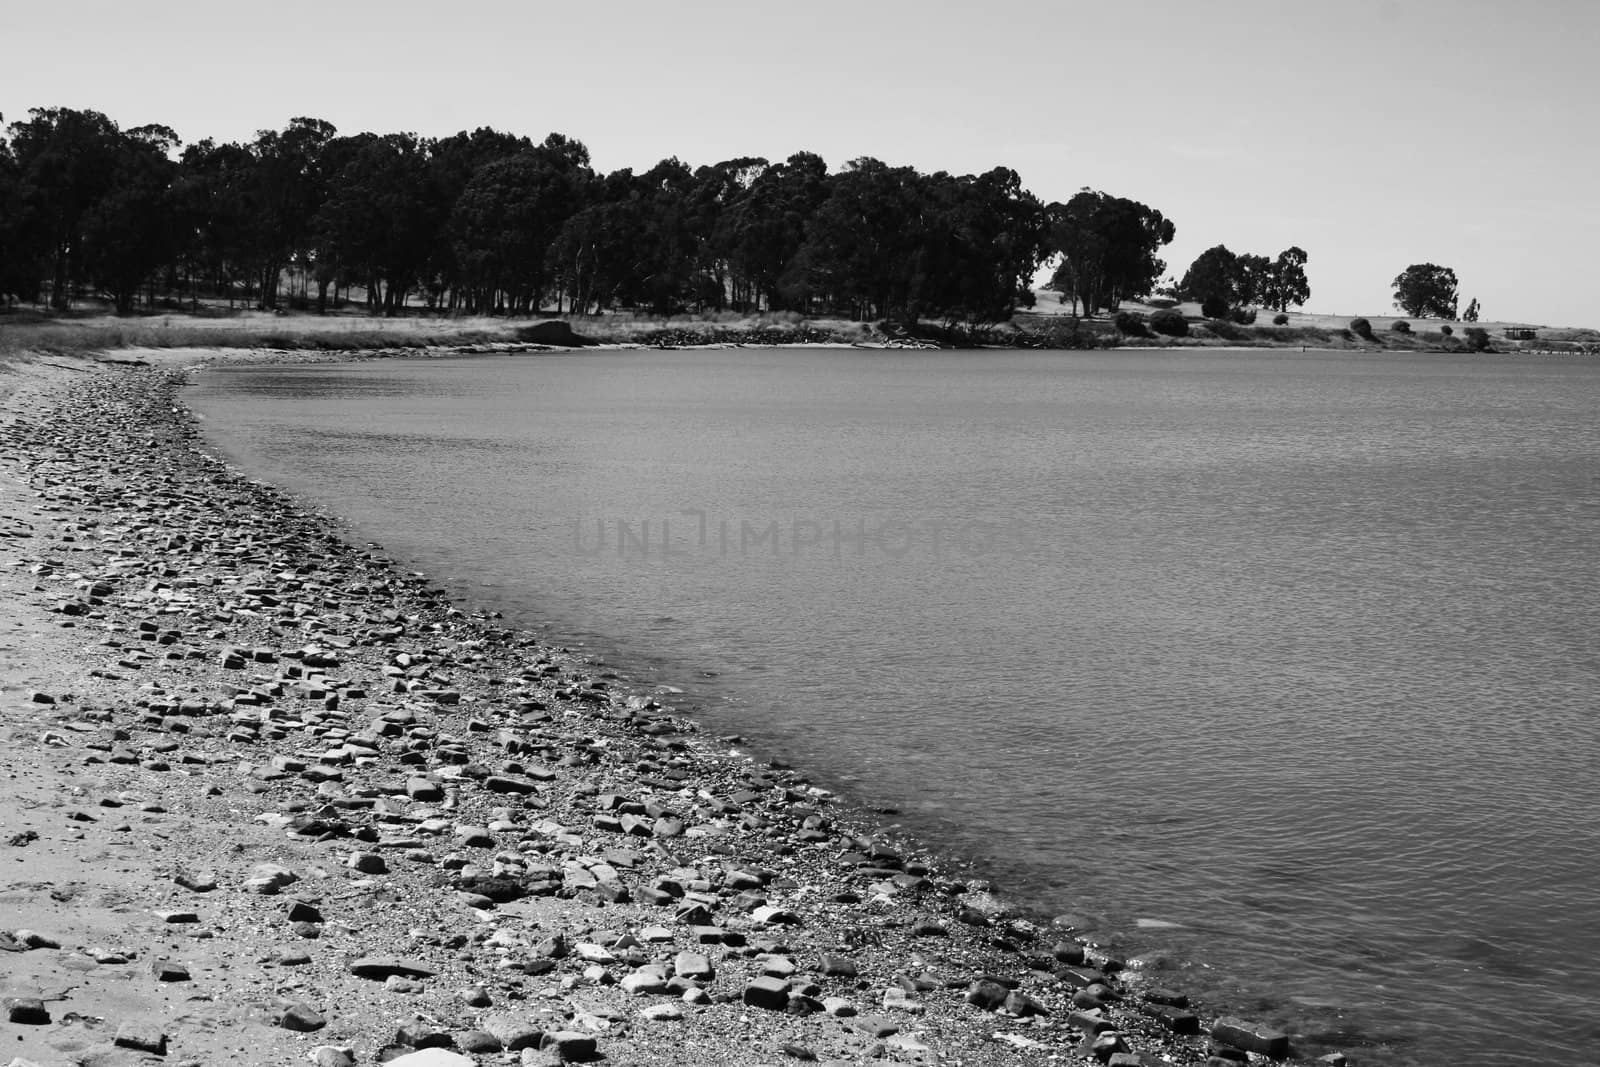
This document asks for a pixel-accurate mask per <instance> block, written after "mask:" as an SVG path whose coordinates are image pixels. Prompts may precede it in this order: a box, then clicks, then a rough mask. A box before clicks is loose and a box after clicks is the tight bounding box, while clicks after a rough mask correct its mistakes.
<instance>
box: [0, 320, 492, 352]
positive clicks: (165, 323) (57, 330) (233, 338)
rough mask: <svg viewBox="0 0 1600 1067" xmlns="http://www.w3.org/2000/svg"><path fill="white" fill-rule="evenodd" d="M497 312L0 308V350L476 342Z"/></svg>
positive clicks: (486, 339)
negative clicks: (56, 311) (377, 315)
mask: <svg viewBox="0 0 1600 1067" xmlns="http://www.w3.org/2000/svg"><path fill="white" fill-rule="evenodd" d="M517 325H520V324H519V323H511V322H507V321H505V320H503V319H487V318H483V319H443V318H401V319H374V318H369V317H367V316H359V317H357V316H332V315H328V316H324V315H273V314H267V313H261V312H240V313H238V314H235V315H230V316H216V315H198V316H196V315H183V314H172V315H151V316H144V317H138V318H118V317H116V316H112V315H88V316H77V315H68V316H61V317H53V316H44V315H38V314H34V313H29V312H19V313H12V314H8V315H4V316H0V354H13V355H14V354H17V353H19V352H56V353H63V354H67V353H83V352H97V351H112V350H115V349H119V348H284V349H294V350H298V349H325V350H370V349H374V348H405V347H416V346H425V345H452V344H483V343H493V342H497V341H507V340H510V339H511V336H512V331H513V330H514V329H515V327H516V326H517Z"/></svg>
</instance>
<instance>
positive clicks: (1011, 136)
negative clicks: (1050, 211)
mask: <svg viewBox="0 0 1600 1067" xmlns="http://www.w3.org/2000/svg"><path fill="white" fill-rule="evenodd" d="M0 37H3V39H4V41H5V60H4V62H3V64H0V114H4V116H5V118H6V119H7V121H14V120H16V119H19V118H23V117H25V116H26V112H27V109H29V108H31V107H58V106H59V107H74V108H90V109H94V110H97V111H102V112H104V113H105V114H107V115H109V116H110V117H111V118H112V119H114V120H115V121H116V122H117V123H119V124H120V125H122V126H124V127H131V126H138V125H143V124H145V123H151V122H159V123H164V124H166V125H168V126H171V127H173V128H174V129H176V130H177V131H178V133H179V135H180V136H181V137H183V139H184V140H185V141H186V142H187V141H195V140H200V139H203V138H206V137H211V138H214V139H216V140H218V141H229V140H245V139H248V138H250V137H252V136H253V135H254V133H255V131H256V130H258V129H263V128H275V129H276V128H281V127H282V126H283V125H284V124H285V123H286V122H287V120H288V119H290V118H291V117H294V116H299V115H307V116H312V117H316V118H322V119H327V120H328V121H330V122H332V123H333V124H334V125H336V126H337V127H338V128H339V130H340V132H341V133H357V132H361V131H363V130H371V131H375V132H380V133H386V132H394V131H402V130H407V131H414V132H416V133H419V134H422V135H425V136H444V135H448V134H451V133H454V132H456V131H457V130H461V129H472V128H475V127H478V126H492V127H495V128H497V129H501V130H506V131H510V132H514V133H523V134H528V135H529V136H532V137H534V138H535V139H541V138H542V137H543V136H544V135H545V134H546V133H548V132H550V131H552V130H556V131H560V132H562V133H565V134H567V135H568V136H571V137H576V138H578V139H579V140H581V141H583V142H584V143H585V144H587V145H588V146H589V150H590V152H591V154H592V156H593V159H594V164H595V166H596V167H597V168H599V169H601V170H613V169H616V168H619V167H634V168H636V169H644V168H647V167H648V166H650V165H651V164H652V163H654V162H656V161H657V160H659V159H661V158H663V157H665V156H670V155H676V156H678V157H679V158H680V159H682V160H684V161H685V162H686V163H689V164H690V165H699V164H703V163H713V162H717V161H719V160H723V159H728V158H732V157H736V156H746V155H758V156H765V157H767V158H769V159H774V160H777V159H782V158H784V157H786V156H788V155H790V154H791V153H793V152H796V151H800V150H806V151H812V152H816V153H817V154H819V155H821V156H822V157H823V158H824V159H826V160H827V161H828V163H829V165H830V166H831V167H833V168H835V169H837V168H838V167H839V166H841V165H842V164H844V163H845V162H846V161H848V160H850V159H853V158H856V157H858V156H863V155H871V156H876V157H877V158H879V159H882V160H884V161H886V162H888V163H891V164H896V165H898V164H908V165H911V166H914V167H916V168H918V169H919V170H923V171H936V170H947V171H951V172H955V173H971V172H978V171H984V170H988V169H989V168H991V167H994V166H997V165H1004V166H1009V167H1012V168H1013V169H1015V170H1016V171H1017V172H1018V173H1019V174H1020V175H1021V176H1022V181H1023V184H1024V185H1025V186H1026V187H1027V188H1029V189H1031V190H1032V191H1033V192H1034V193H1035V194H1036V195H1038V196H1039V197H1040V198H1042V199H1044V200H1047V201H1048V200H1065V199H1067V198H1068V197H1070V196H1071V195H1072V194H1073V193H1074V192H1076V191H1077V190H1078V189H1079V188H1081V187H1083V186H1090V187H1093V188H1095V189H1101V190H1104V191H1106V192H1109V193H1112V194H1115V195H1118V196H1127V197H1131V198H1133V199H1136V200H1141V201H1143V202H1145V203H1147V204H1150V205H1151V206H1153V207H1156V208H1158V209H1160V210H1161V211H1162V212H1163V213H1165V214H1166V216H1167V217H1168V218H1170V219H1172V220H1173V221H1174V223H1175V224H1176V225H1177V230H1178V237H1177V240H1176V241H1175V242H1174V243H1173V244H1172V245H1171V246H1169V247H1168V249H1167V251H1166V258H1167V262H1168V268H1169V270H1170V271H1171V272H1172V273H1174V274H1180V275H1181V274H1182V272H1183V270H1184V269H1185V268H1186V267H1187V266H1188V265H1189V263H1190V262H1191V261H1192V260H1193V259H1194V258H1195V256H1197V255H1198V254H1199V253H1200V252H1202V251H1203V250H1205V249H1206V248H1209V247H1210V246H1212V245H1215V244H1219V243H1221V244H1226V245H1227V246H1228V247H1229V248H1231V249H1232V250H1234V251H1235V252H1256V253H1260V254H1263V255H1268V256H1272V255H1276V254H1277V253H1278V252H1279V251H1281V250H1283V249H1285V248H1287V247H1289V246H1290V245H1299V246H1300V247H1302V248H1304V249H1305V250H1306V251H1307V252H1308V253H1309V255H1310V262H1309V264H1308V265H1307V273H1308V275H1309V277H1310V280H1311V289H1312V294H1311V300H1310V303H1309V304H1308V305H1307V309H1308V310H1312V311H1321V312H1329V313H1336V314H1351V315H1353V314H1357V313H1365V314H1383V313H1386V312H1388V311H1389V310H1390V308H1391V299H1392V298H1391V294H1390V288H1389V282H1390V280H1391V279H1393V277H1394V276H1395V275H1396V274H1398V273H1399V272H1400V271H1401V270H1403V269H1404V268H1405V267H1406V266H1407V265H1408V264H1411V263H1420V262H1432V263H1437V264H1441V265H1444V266H1448V267H1451V268H1453V269H1454V270H1455V271H1456V274H1457V275H1458V276H1459V278H1460V280H1461V302H1462V306H1463V307H1464V306H1465V305H1466V302H1467V300H1468V299H1470V298H1472V297H1476V298H1477V299H1479V300H1480V301H1481V302H1482V304H1483V309H1484V313H1485V318H1492V319H1502V318H1508V319H1518V320H1524V321H1529V322H1534V323H1544V324H1550V325H1588V326H1600V308H1597V306H1596V304H1597V301H1596V298H1595V296H1594V293H1595V292H1596V284H1595V279H1594V277H1593V276H1592V275H1591V273H1590V270H1589V267H1590V258H1591V256H1592V254H1593V253H1594V252H1595V250H1596V249H1597V248H1600V202H1597V199H1596V192H1595V190H1596V188H1597V179H1596V176H1597V175H1600V138H1597V137H1596V133H1597V131H1600V62H1597V61H1596V58H1595V56H1596V46H1597V45H1600V3H1597V2H1595V0H1522V2H1519V3H1511V2H1490V0H1337V2H1335V0H1320V2H1315V3H1312V2H1302V0H1210V2H1206V0H1121V2H1119V3H1115V4H1111V3H1104V2H1097V3H1080V2H1076V0H1070V2H1066V3H1061V2H1058V3H1046V2H1035V3H1028V4H1023V3H1015V2H1012V0H986V2H984V3H981V4H980V3H977V2H967V3H956V2H954V0H914V2H911V0H847V2H846V0H811V2H801V0H787V2H783V3H772V2H768V0H739V2H733V0H683V2H670V0H605V2H601V3H583V2H573V0H565V2H562V3H550V2H546V0H453V2H451V0H445V2H441V0H431V2H429V3H420V2H415V0H387V2H385V3H382V4H378V3H370V2H364V0H344V2H341V3H333V2H327V0H318V2H316V3H311V2H308V0H274V2H272V3H266V4H252V3H237V4H219V3H215V2H214V0H211V2H206V3H201V2H198V0H144V2H128V0H110V2H107V0H80V2H78V3H74V4H72V5H71V6H70V7H68V8H63V9H61V10H59V11H53V12H47V11H46V10H45V9H44V8H37V9H30V10H29V11H28V12H27V14H26V17H24V16H23V15H22V14H20V13H19V12H17V11H13V12H10V13H9V14H6V15H4V16H0Z"/></svg>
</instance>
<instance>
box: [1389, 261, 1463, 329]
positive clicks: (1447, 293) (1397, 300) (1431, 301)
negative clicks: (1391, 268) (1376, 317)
mask: <svg viewBox="0 0 1600 1067" xmlns="http://www.w3.org/2000/svg"><path fill="white" fill-rule="evenodd" d="M1391 284H1392V285H1393V287H1394V306H1395V307H1397V308H1399V309H1400V310H1401V311H1404V312H1405V313H1406V314H1407V315H1410V316H1412V317H1413V318H1430V319H1453V318H1455V317H1456V272H1455V271H1453V270H1451V269H1450V268H1449V267H1440V266H1436V265H1434V264H1432V263H1413V264H1412V265H1411V266H1409V267H1407V268H1406V269H1405V270H1404V271H1403V272H1402V273H1401V274H1399V275H1398V276H1397V277H1396V278H1395V280H1394V281H1393V283H1391Z"/></svg>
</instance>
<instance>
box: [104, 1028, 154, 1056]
mask: <svg viewBox="0 0 1600 1067" xmlns="http://www.w3.org/2000/svg"><path fill="white" fill-rule="evenodd" d="M112 1044H114V1045H116V1046H117V1047H118V1048H131V1049H133V1050H134V1051H135V1052H150V1053H154V1054H155V1055H157V1056H165V1055H166V1054H167V1035H166V1032H165V1031H163V1030H162V1029H161V1027H159V1026H157V1025H154V1024H151V1023H142V1022H125V1023H123V1024H122V1025H121V1026H119V1027H117V1034H116V1037H115V1038H113V1039H112Z"/></svg>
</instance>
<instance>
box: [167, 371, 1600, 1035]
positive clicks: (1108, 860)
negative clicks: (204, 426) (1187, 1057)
mask: <svg viewBox="0 0 1600 1067" xmlns="http://www.w3.org/2000/svg"><path fill="white" fill-rule="evenodd" d="M188 396H189V399H190V400H191V402H192V403H193V404H194V405H195V407H196V408H197V409H198V410H199V411H201V412H202V413H203V414H204V415H205V416H206V417H207V419H208V426H209V429H210V432H211V433H212V434H213V439H214V440H215V441H216V442H217V443H218V444H219V445H220V447H222V448H224V449H225V450H227V451H228V452H229V453H231V454H232V455H233V456H235V457H236V458H238V459H239V460H240V461H241V462H243V463H244V464H245V465H246V466H247V467H248V468H249V469H251V470H252V471H253V472H254V473H256V474H258V475H260V476H262V477H264V478H267V479H269V480H272V481H275V482H277V483H279V484H282V485H284V486H286V487H288V488H290V489H293V490H295V491H297V492H299V493H302V494H304V495H305V496H307V497H309V498H311V499H312V500H315V501H317V502H318V503H321V504H323V505H326V506H327V507H328V508H330V509H331V510H332V511H334V512H336V513H338V514H340V515H342V516H344V517H346V518H347V519H349V520H351V521H352V522H353V523H354V524H355V525H356V526H357V528H358V529H359V530H361V531H362V532H363V533H365V534H367V535H369V536H371V537H372V538H373V539H374V540H377V541H379V542H380V543H382V544H383V545H384V546H385V547H386V548H387V549H388V550H389V551H391V552H392V553H395V554H397V555H400V556H402V557H404V558H407V559H409V560H411V561H414V562H415V563H416V564H417V565H418V566H420V567H422V568H423V569H426V570H428V571H429V572H430V573H432V574H434V575H435V576H436V577H438V578H440V579H442V580H444V581H446V582H448V583H450V584H452V585H453V586H454V587H455V588H456V589H457V590H458V591H461V592H464V593H466V594H467V595H468V596H469V597H470V598H471V599H472V600H474V601H475V602H477V603H479V604H482V605H484V606H490V607H497V608H500V609H502V610H504V611H506V612H507V614H508V616H509V617H511V618H513V619H515V620H517V621H519V622H522V623H527V624H549V625H551V626H553V627H554V629H555V630H556V631H557V632H558V633H561V634H564V635H569V636H581V637H584V638H586V639H587V640H588V641H589V642H590V643H591V644H593V645H595V646H596V647H597V648H601V649H604V650H605V651H606V652H607V654H608V658H609V659H611V660H613V661H614V662H617V663H619V664H620V665H621V668H622V670H623V673H624V675H625V676H626V677H628V678H630V679H632V680H633V681H634V682H635V683H637V684H640V685H656V686H670V687H673V688H675V689H679V690H683V691H684V692H683V696H682V698H681V699H684V700H687V701H690V702H692V704H693V705H694V706H696V707H699V708H702V709H703V714H704V716H705V718H706V719H707V720H708V721H709V722H710V724H711V727H712V729H713V730H715V731H717V732H740V733H743V734H745V735H747V736H748V737H749V738H750V739H751V741H752V743H753V744H756V745H757V747H758V749H759V750H760V751H763V752H766V753H769V754H776V755H782V756H784V757H786V758H789V759H791V760H793V761H795V762H797V763H798V764H799V765H801V766H804V767H806V768H807V769H808V770H811V771H813V772H815V773H816V774H817V776H818V778H819V780H821V781H824V782H826V783H829V784H833V785H835V786H838V787H841V788H843V789H844V790H845V791H847V792H848V793H849V794H851V795H852V796H854V797H856V798H859V799H861V800H864V801H866V802H869V803H874V804H879V805H891V806H894V807H897V808H899V809H900V810H901V812H902V821H903V822H904V823H905V824H906V825H908V826H911V827H913V828H915V829H918V830H919V831H921V832H923V833H926V834H930V835H935V836H936V837H937V839H939V840H941V841H943V842H948V843H949V845H950V846H951V847H953V848H954V849H955V850H957V851H958V852H959V853H960V854H962V855H965V856H968V857H971V858H973V859H975V860H976V861H978V862H979V863H980V864H981V866H982V867H983V868H984V869H985V870H986V871H988V872H991V873H993V874H994V875H995V876H996V877H997V878H998V879H999V880H1000V881H1001V883H1002V884H1003V885H1004V886H1006V887H1007V888H1008V889H1010V890H1011V891H1012V892H1013V893H1015V894H1017V895H1020V896H1022V897H1023V898H1024V899H1026V900H1028V901H1030V902H1032V903H1033V904H1035V905H1037V906H1039V907H1040V908H1043V909H1046V910H1048V911H1050V912H1052V913H1060V912H1069V913H1071V914H1073V915H1075V916H1079V917H1081V918H1082V919H1083V920H1084V921H1085V922H1088V923H1092V924H1094V926H1095V936H1097V937H1098V938H1100V939H1102V940H1103V941H1105V942H1107V943H1110V944H1112V945H1115V946H1117V947H1118V948H1119V949H1120V950H1121V951H1124V952H1128V953H1142V954H1147V955H1150V956H1151V957H1152V960H1153V964H1154V965H1155V966H1157V967H1163V968H1167V969H1169V970H1170V973H1166V974H1164V975H1163V977H1162V980H1163V981H1164V982H1167V983H1169V984H1175V985H1180V986H1183V987H1186V988H1189V989H1191V990H1195V991H1198V992H1199V993H1201V994H1202V995H1203V996H1204V997H1205V998H1207V1000H1208V1002H1209V1003H1212V1004H1217V1005H1225V1006H1228V1007H1230V1008H1233V1009H1236V1010H1238V1011H1240V1012H1242V1013H1244V1014H1247V1015H1250V1016H1252V1017H1255V1018H1259V1019H1264V1020H1269V1021H1276V1022H1279V1023H1280V1024H1283V1025H1286V1026H1288V1027H1289V1028H1290V1029H1291V1030H1293V1031H1294V1032H1297V1033H1299V1034H1302V1035H1322V1037H1323V1039H1324V1040H1325V1042H1326V1045H1325V1046H1324V1045H1319V1044H1317V1042H1316V1041H1315V1040H1311V1039H1306V1040H1302V1041H1301V1047H1302V1048H1306V1049H1310V1050H1312V1051H1324V1050H1325V1048H1326V1047H1335V1048H1345V1049H1349V1050H1351V1051H1354V1052H1359V1053H1361V1059H1360V1062H1366V1063H1385V1064H1405V1063H1426V1064H1444V1063H1450V1064H1484V1065H1488V1064H1502V1063H1506V1062H1511V1061H1514V1060H1518V1059H1528V1060H1531V1059H1534V1058H1536V1056H1539V1055H1542V1056H1544V1057H1545V1059H1544V1062H1549V1063H1571V1064H1577V1063H1592V1062H1594V1060H1595V1052H1594V1048H1595V1046H1596V1044H1597V1043H1600V1009H1597V1005H1600V966H1597V964H1596V963H1595V960H1596V958H1597V957H1600V921H1597V919H1600V770H1597V754H1596V745H1595V740H1596V732H1597V725H1596V712H1597V703H1600V699H1597V698H1600V637H1597V634H1600V566H1597V563H1596V556H1595V546H1596V545H1597V544H1600V417H1597V415H1600V365H1596V364H1594V363H1588V362H1580V361H1576V360H1563V359H1556V358H1542V359H1541V358H1520V359H1516V360H1511V359H1505V358H1501V357H1472V358H1468V357H1452V356H1438V355H1429V356H1403V355H1383V356H1364V355H1359V354H1345V353H1309V354H1300V353H1293V354H1291V353H1207V354H1183V355H1163V354H1158V353H1150V354H1138V353H1100V354H1093V353H1089V354H1062V353H1044V354H1041V353H1019V352H995V353H868V352H860V351H820V350H808V351H776V352H774V351H738V350H731V351H730V350H722V351H686V352H626V353H622V352H619V353H603V354H573V355H547V356H537V357H520V358H517V357H512V358H507V357H500V358H482V359H470V360H436V361H405V362H396V361H388V362H373V363H362V364H352V365H333V366H328V365H325V366H298V367H278V368H236V369H226V370H218V371H214V372H210V373H207V374H206V375H204V376H202V378H201V380H200V382H199V384H198V386H197V387H196V388H194V389H192V390H191V391H190V392H189V394H188ZM1368 1045H1370V1046H1372V1047H1371V1048H1363V1046H1368Z"/></svg>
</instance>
